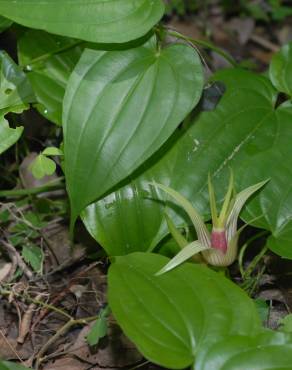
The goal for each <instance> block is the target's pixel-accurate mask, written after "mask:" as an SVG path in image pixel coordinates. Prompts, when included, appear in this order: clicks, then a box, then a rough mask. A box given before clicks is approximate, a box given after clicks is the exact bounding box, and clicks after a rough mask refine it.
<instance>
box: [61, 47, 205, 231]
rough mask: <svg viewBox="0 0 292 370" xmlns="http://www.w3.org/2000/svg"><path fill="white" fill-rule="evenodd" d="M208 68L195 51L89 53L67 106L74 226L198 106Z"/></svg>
mask: <svg viewBox="0 0 292 370" xmlns="http://www.w3.org/2000/svg"><path fill="white" fill-rule="evenodd" d="M202 87H203V74H202V66H201V62H200V59H199V56H198V54H197V52H196V51H195V50H194V49H193V48H191V47H190V46H187V45H183V44H175V45H172V46H169V47H167V48H165V49H163V50H161V51H157V50H156V48H155V47H154V45H153V43H148V44H147V45H145V46H142V47H139V48H136V49H131V50H126V51H94V50H86V51H85V52H84V53H83V55H82V57H81V59H80V61H79V63H78V64H77V66H76V68H75V69H74V71H73V73H72V75H71V78H70V81H69V83H68V87H67V90H66V95H65V100H64V114H63V124H64V143H65V173H66V180H67V188H68V192H69V196H70V201H71V214H72V217H71V219H72V224H73V223H74V221H75V219H76V217H77V216H78V215H79V213H80V212H81V211H82V209H84V208H85V207H86V206H87V205H89V204H90V203H92V202H93V201H95V200H96V199H98V198H99V197H101V196H102V195H104V194H105V193H106V192H107V191H109V190H110V189H111V188H112V187H113V186H114V185H116V184H117V183H118V182H120V181H121V180H123V179H124V178H126V177H127V176H129V175H130V174H131V173H132V172H133V171H134V170H135V169H137V168H138V167H139V166H140V165H141V164H142V163H143V162H145V160H146V159H148V158H149V157H150V156H151V155H152V154H153V153H154V152H156V151H157V150H158V149H159V148H160V147H161V145H162V144H163V143H164V142H165V141H166V140H167V138H168V137H169V136H170V135H171V134H172V132H173V131H174V130H175V128H176V127H177V126H178V125H179V123H180V122H181V121H182V120H183V119H184V118H185V116H186V115H187V114H188V113H189V112H190V111H191V110H192V108H193V107H194V106H195V105H196V104H197V102H198V100H199V98H200V95H201V92H202Z"/></svg>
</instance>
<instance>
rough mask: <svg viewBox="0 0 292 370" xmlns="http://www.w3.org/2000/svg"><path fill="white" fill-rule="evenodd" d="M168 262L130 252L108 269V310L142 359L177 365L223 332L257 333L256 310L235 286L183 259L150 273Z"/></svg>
mask: <svg viewBox="0 0 292 370" xmlns="http://www.w3.org/2000/svg"><path fill="white" fill-rule="evenodd" d="M168 261H169V260H168V259H167V258H166V257H162V256H159V255H155V254H150V253H133V254H130V255H128V256H124V257H117V259H116V261H115V262H114V263H113V264H112V266H111V267H110V271H109V281H108V283H109V304H110V307H111V309H112V312H113V314H114V316H115V318H116V320H117V321H118V323H119V325H120V326H121V327H122V329H123V331H124V332H125V334H126V335H127V336H128V337H129V338H130V339H131V340H132V341H133V342H134V343H135V344H136V346H137V347H138V349H139V350H140V351H141V353H142V354H143V355H144V356H145V357H146V358H147V359H149V360H150V361H152V362H155V363H157V364H159V365H161V366H164V367H166V368H168V369H181V368H185V367H187V366H189V365H191V364H193V363H194V360H195V356H196V355H197V353H200V351H201V350H202V349H206V347H209V346H211V345H212V344H214V343H216V342H218V341H219V340H221V339H222V338H224V337H226V336H229V335H251V334H253V333H257V331H258V330H259V318H258V314H257V312H256V309H255V306H254V304H253V302H252V300H250V299H249V298H248V297H247V295H246V294H245V293H244V292H243V291H242V290H241V289H239V288H238V287H237V286H236V285H234V284H233V283H232V282H230V281H229V280H227V279H226V278H224V277H223V276H222V275H219V274H217V273H215V272H214V271H211V270H209V269H208V268H207V267H205V266H201V265H194V264H188V263H187V264H184V265H182V266H180V267H178V268H177V269H175V270H173V271H171V272H169V273H167V274H165V275H160V276H155V273H156V272H157V271H158V270H160V269H161V268H162V267H163V266H164V265H165V264H166V263H167V262H168ZM210 369H211V368H210ZM214 369H215V368H214Z"/></svg>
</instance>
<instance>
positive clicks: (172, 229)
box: [165, 213, 188, 249]
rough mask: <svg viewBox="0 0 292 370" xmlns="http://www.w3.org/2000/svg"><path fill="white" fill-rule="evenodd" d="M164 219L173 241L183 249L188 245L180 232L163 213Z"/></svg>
mask: <svg viewBox="0 0 292 370" xmlns="http://www.w3.org/2000/svg"><path fill="white" fill-rule="evenodd" d="M165 219H166V223H167V226H168V230H169V232H170V233H171V235H172V237H173V239H174V240H175V241H176V242H177V244H178V245H179V247H180V248H181V249H183V248H184V247H185V246H186V245H188V241H187V239H186V238H185V237H184V236H183V235H182V234H181V232H180V231H179V230H178V229H177V228H176V226H175V224H174V223H173V222H172V219H171V218H170V217H169V216H168V214H167V213H165Z"/></svg>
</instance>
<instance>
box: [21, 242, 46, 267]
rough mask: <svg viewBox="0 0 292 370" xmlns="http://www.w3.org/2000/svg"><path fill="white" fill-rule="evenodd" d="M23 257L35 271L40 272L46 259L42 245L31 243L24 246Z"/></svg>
mask: <svg viewBox="0 0 292 370" xmlns="http://www.w3.org/2000/svg"><path fill="white" fill-rule="evenodd" d="M22 257H23V259H24V260H25V262H27V263H29V264H30V265H31V267H32V268H33V270H34V271H36V272H40V271H41V269H42V264H43V260H44V254H43V251H42V250H41V248H40V247H38V246H36V245H33V244H30V245H25V246H24V247H23V248H22Z"/></svg>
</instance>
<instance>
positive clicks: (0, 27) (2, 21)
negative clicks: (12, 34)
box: [0, 16, 13, 32]
mask: <svg viewBox="0 0 292 370" xmlns="http://www.w3.org/2000/svg"><path fill="white" fill-rule="evenodd" d="M12 23H13V22H12V21H11V20H10V19H7V18H5V17H1V16H0V32H3V31H5V30H6V29H7V28H9V27H10V26H11V25H12Z"/></svg>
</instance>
